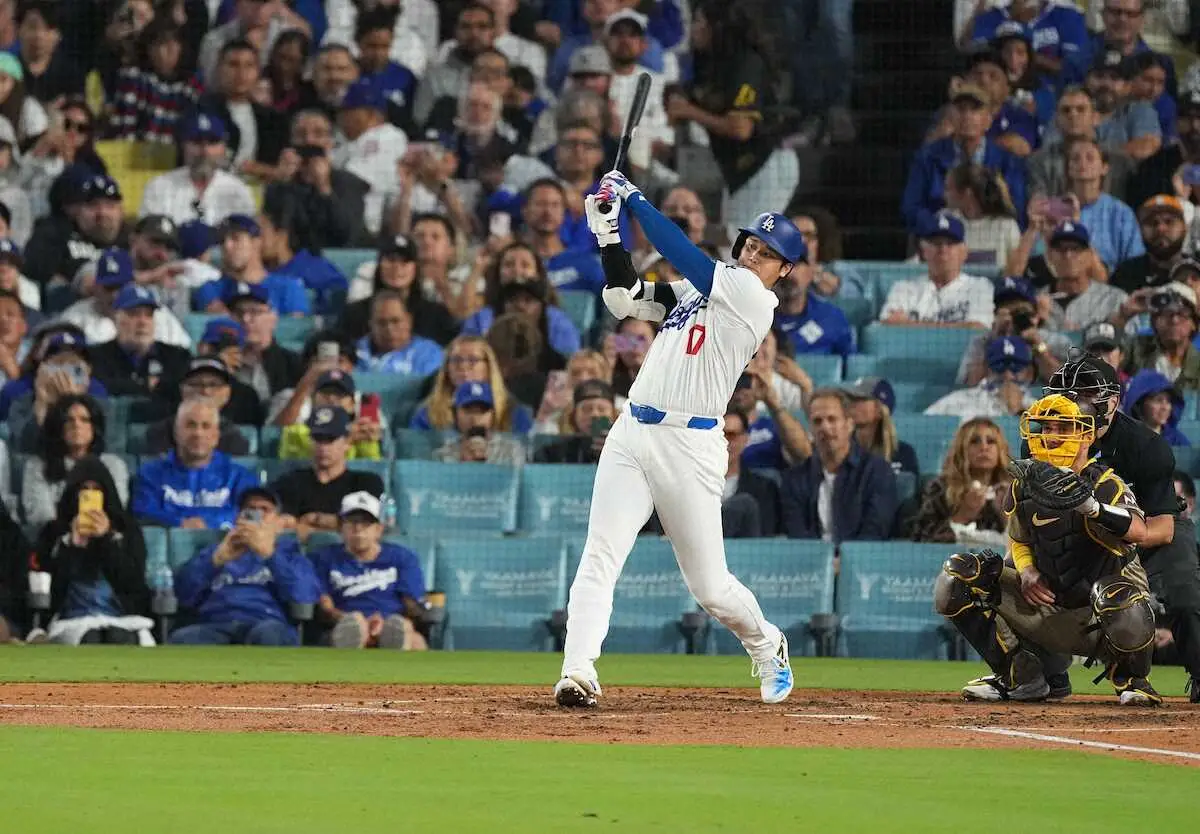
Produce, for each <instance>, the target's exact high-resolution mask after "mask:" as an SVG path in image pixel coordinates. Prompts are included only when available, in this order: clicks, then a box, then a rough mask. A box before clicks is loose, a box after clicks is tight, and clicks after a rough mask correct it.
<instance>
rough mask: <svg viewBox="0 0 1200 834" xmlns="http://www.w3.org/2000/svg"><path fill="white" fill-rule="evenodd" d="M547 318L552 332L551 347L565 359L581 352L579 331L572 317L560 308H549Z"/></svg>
mask: <svg viewBox="0 0 1200 834" xmlns="http://www.w3.org/2000/svg"><path fill="white" fill-rule="evenodd" d="M546 318H547V320H548V321H547V323H548V325H549V330H550V347H552V348H554V349H555V350H556V351H558V352H559V353H561V354H562V355H563V356H564V357H569V356H571V354H573V353H575V351H577V350H579V343H580V339H579V330H578V329H576V327H575V322H573V321H571V317H570V316H568V315H567V314H566V313H565V312H563V311H562V310H561V309H559V308H558V307H548V308H547V309H546Z"/></svg>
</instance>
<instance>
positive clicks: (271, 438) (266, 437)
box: [258, 426, 283, 458]
mask: <svg viewBox="0 0 1200 834" xmlns="http://www.w3.org/2000/svg"><path fill="white" fill-rule="evenodd" d="M282 435H283V429H281V428H280V427H279V426H263V427H262V428H261V429H259V430H258V454H259V455H260V456H261V457H264V458H277V457H279V438H280V437H281V436H282Z"/></svg>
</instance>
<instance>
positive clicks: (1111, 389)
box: [1043, 348, 1121, 402]
mask: <svg viewBox="0 0 1200 834" xmlns="http://www.w3.org/2000/svg"><path fill="white" fill-rule="evenodd" d="M1043 391H1044V392H1045V393H1047V394H1065V395H1069V396H1071V397H1078V396H1079V395H1081V394H1082V395H1091V397H1090V398H1091V399H1092V401H1093V402H1095V401H1096V400H1103V399H1107V398H1109V397H1119V396H1121V382H1120V380H1119V379H1118V378H1117V372H1116V370H1115V369H1114V368H1113V367H1112V366H1111V365H1109V364H1108V363H1107V362H1105V361H1104V360H1103V359H1100V358H1099V357H1096V356H1092V355H1091V354H1089V353H1081V352H1079V351H1078V350H1076V349H1074V348H1072V350H1071V355H1070V356H1068V357H1067V362H1066V364H1065V365H1063V366H1062V367H1061V368H1059V369H1058V370H1057V371H1055V372H1054V373H1053V374H1052V375H1051V376H1050V381H1049V384H1048V385H1046V387H1045V388H1044V389H1043Z"/></svg>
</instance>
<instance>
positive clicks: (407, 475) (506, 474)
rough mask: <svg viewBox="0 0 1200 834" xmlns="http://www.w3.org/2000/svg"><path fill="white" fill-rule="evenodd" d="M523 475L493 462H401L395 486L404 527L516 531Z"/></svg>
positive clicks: (394, 477)
mask: <svg viewBox="0 0 1200 834" xmlns="http://www.w3.org/2000/svg"><path fill="white" fill-rule="evenodd" d="M519 474H520V470H519V469H517V467H513V466H498V465H493V464H488V463H435V462H432V461H422V460H401V461H397V462H396V464H395V467H394V468H393V470H392V486H393V491H394V493H395V495H396V505H397V506H396V509H397V515H398V517H399V522H400V529H401V530H402V531H404V532H405V533H411V532H425V531H430V530H437V529H446V528H452V529H455V530H462V531H467V532H470V531H486V532H496V533H502V532H510V531H512V530H514V529H515V528H516V523H517V493H518V479H519Z"/></svg>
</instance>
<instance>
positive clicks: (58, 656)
mask: <svg viewBox="0 0 1200 834" xmlns="http://www.w3.org/2000/svg"><path fill="white" fill-rule="evenodd" d="M559 663H560V659H559V656H558V655H556V654H550V653H534V652H513V653H507V652H428V653H424V654H409V655H400V654H395V653H389V652H378V651H367V652H335V651H328V650H322V649H262V648H248V647H242V646H237V647H234V646H221V647H191V646H187V647H183V646H163V647H159V648H155V649H149V650H148V649H138V648H131V647H115V646H113V647H100V646H96V647H88V648H85V649H79V648H69V647H65V646H26V647H12V648H4V649H0V682H37V681H47V682H50V681H53V682H63V681H143V682H146V681H151V682H159V681H178V682H197V681H201V682H202V681H212V682H217V683H231V682H243V683H246V682H262V683H412V684H423V683H452V684H484V685H486V684H492V685H495V684H526V685H532V686H549V685H550V684H552V683H553V682H554V680H555V679H556V678H557V676H558V670H559ZM794 665H795V668H796V675H797V682H798V685H799V686H800V687H802V688H817V689H897V690H911V691H926V690H929V691H937V692H955V691H957V690H958V688H959V687H961V686H962V684H963V683H964V682H965V681H967V680H970V679H971V678H973V677H976V676H978V675H981V674H983V673H984V672H985V668H984V667H983V665H982V664H977V663H946V662H938V661H929V662H923V661H908V660H859V659H849V658H795V663H794ZM600 675H601V680H602V681H603V683H604V684H605V685H607V686H633V685H640V686H696V687H742V686H750V685H752V683H753V681H752V680H751V678H750V663H749V661H748V660H746V659H745V658H743V657H730V656H719V657H712V656H688V655H609V656H605V657H604V658H603V659H602V660H601V661H600ZM1072 675H1073V680H1074V683H1075V691H1076V692H1080V693H1084V692H1098V693H1107V692H1108V689H1107V688H1105V687H1104V686H1100V687H1093V686H1092V683H1091V679H1092V678H1093V677H1094V672H1093V671H1091V670H1087V669H1081V668H1078V667H1076V668H1075V669H1073V670H1072ZM1154 683H1155V686H1156V687H1157V688H1158V689H1159V691H1161V692H1162V693H1163V694H1166V695H1182V694H1183V683H1184V675H1183V673H1182V671H1181V670H1179V669H1163V670H1160V671H1159V672H1157V673H1156V674H1155V676H1154Z"/></svg>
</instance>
